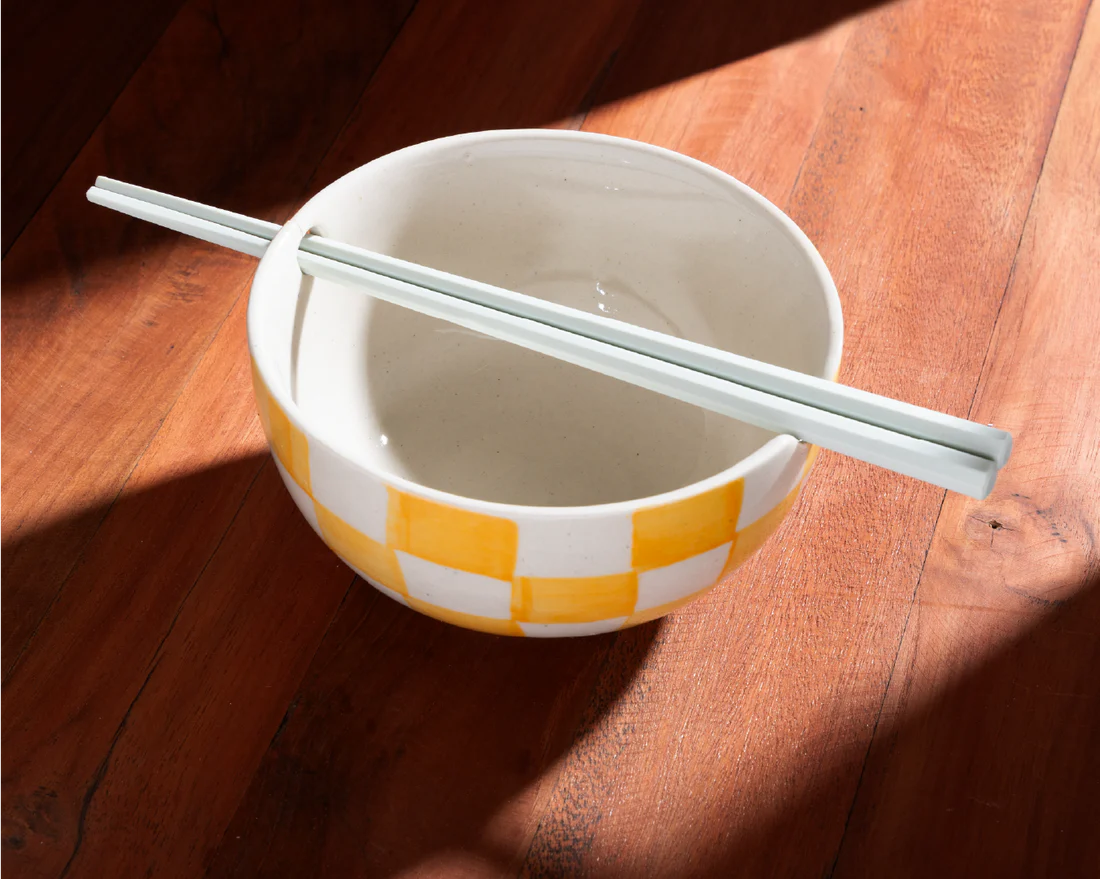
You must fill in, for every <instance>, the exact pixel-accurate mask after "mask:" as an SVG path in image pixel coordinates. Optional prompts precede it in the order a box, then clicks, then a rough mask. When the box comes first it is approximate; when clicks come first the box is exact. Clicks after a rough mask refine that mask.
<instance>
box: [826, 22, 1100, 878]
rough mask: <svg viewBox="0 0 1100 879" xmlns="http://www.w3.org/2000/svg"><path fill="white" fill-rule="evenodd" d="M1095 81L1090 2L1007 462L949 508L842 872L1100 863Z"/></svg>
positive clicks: (1035, 257) (1016, 385)
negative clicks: (1099, 827)
mask: <svg viewBox="0 0 1100 879" xmlns="http://www.w3.org/2000/svg"><path fill="white" fill-rule="evenodd" d="M1098 80H1100V10H1097V9H1096V8H1095V6H1094V7H1093V9H1092V12H1091V13H1090V15H1089V20H1088V23H1087V25H1086V28H1085V31H1084V36H1083V38H1082V40H1081V44H1080V47H1079V49H1078V52H1077V57H1076V62H1075V63H1074V66H1073V70H1072V73H1071V75H1070V79H1069V83H1068V85H1067V88H1066V93H1065V98H1064V100H1063V102H1062V106H1061V110H1060V112H1059V115H1058V121H1057V124H1056V126H1055V129H1054V135H1053V138H1052V140H1051V144H1050V150H1049V151H1048V153H1047V156H1046V162H1045V164H1044V166H1043V173H1042V177H1041V178H1040V180H1039V185H1038V188H1037V190H1036V193H1035V198H1034V201H1033V202H1032V205H1031V211H1030V213H1029V216H1028V222H1027V226H1026V228H1025V231H1024V236H1023V240H1022V242H1021V245H1020V250H1019V254H1018V256H1017V259H1016V266H1015V271H1014V273H1013V276H1012V283H1011V284H1010V286H1009V289H1008V293H1007V295H1006V297H1005V303H1004V307H1003V309H1002V311H1001V316H1000V320H999V321H998V324H997V333H996V336H995V339H994V344H993V346H992V349H991V353H990V357H989V360H988V362H987V365H986V369H985V373H984V375H983V377H982V383H981V388H980V390H979V393H978V397H977V401H976V405H975V408H974V417H975V418H976V419H977V420H978V421H983V422H984V421H992V422H994V423H996V424H998V425H1002V426H1004V427H1006V428H1008V429H1010V430H1011V431H1012V433H1013V435H1014V437H1015V450H1014V452H1013V457H1012V460H1011V461H1010V463H1009V466H1008V468H1007V469H1006V470H1005V471H1004V472H1003V473H1002V475H1001V478H1000V481H999V483H998V486H997V489H996V491H995V492H994V493H993V495H992V496H990V497H989V498H987V499H986V500H985V501H981V502H977V501H972V500H969V499H967V498H962V497H960V496H957V495H949V496H948V498H947V500H946V501H945V503H944V507H943V512H942V513H941V516H940V520H939V523H938V526H937V529H936V535H935V539H934V540H933V542H932V548H931V550H930V552H929V555H928V562H927V564H926V565H925V569H924V574H923V576H922V577H921V582H920V588H919V590H918V592H917V604H916V606H915V607H914V609H913V612H912V616H911V617H910V620H909V624H908V626H907V628H906V633H905V640H904V642H903V644H902V650H901V655H900V657H899V659H898V663H897V667H896V670H895V673H894V675H893V679H892V680H891V683H890V690H889V692H888V694H887V700H886V705H885V709H884V712H883V721H882V723H880V725H879V730H878V733H877V734H876V736H875V741H874V746H873V748H872V750H871V754H870V758H869V760H868V763H867V767H866V770H865V772H864V777H863V782H862V784H861V786H860V790H859V796H858V798H857V800H856V803H855V806H854V809H853V814H852V819H851V822H850V825H849V828H848V832H847V834H846V835H845V838H844V847H843V849H842V851H841V854H840V859H839V863H838V867H837V875H839V876H845V875H867V874H877V875H899V873H908V874H911V875H977V874H982V875H997V876H1087V875H1095V874H1096V873H1097V872H1098V871H1100V838H1098V837H1097V834H1096V832H1095V819H1094V815H1095V808H1094V800H1095V797H1096V792H1097V791H1098V790H1100V752H1098V751H1097V748H1096V742H1097V741H1098V740H1100V684H1098V682H1097V677H1096V669H1097V667H1098V666H1100V545H1098V544H1097V540H1096V535H1097V534H1098V533H1100V419H1098V418H1097V414H1096V407H1095V401H1096V400H1097V399H1100V358H1098V357H1097V353H1096V340H1097V339H1100V311H1098V310H1097V308H1096V302H1095V295H1096V290H1097V288H1098V287H1100V189H1098V187H1097V186H1096V181H1098V180H1100V91H1098V90H1097V88H1096V83H1097V81H1098ZM930 842H934V844H929V843H930Z"/></svg>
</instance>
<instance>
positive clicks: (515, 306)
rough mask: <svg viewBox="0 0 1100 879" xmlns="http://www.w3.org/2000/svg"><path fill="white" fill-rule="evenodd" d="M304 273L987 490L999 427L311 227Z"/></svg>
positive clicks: (999, 460)
mask: <svg viewBox="0 0 1100 879" xmlns="http://www.w3.org/2000/svg"><path fill="white" fill-rule="evenodd" d="M88 199H89V200H90V201H92V202H94V203H96V204H99V205H102V206H104V207H109V208H112V209H114V210H117V211H120V212H122V213H125V214H129V215H131V216H135V217H138V218H140V219H144V220H148V221H150V222H153V223H156V224H158V225H162V226H165V227H167V228H170V229H174V230H175V231H179V232H183V233H185V234H188V235H192V236H194V237H197V238H201V239H203V240H206V241H210V242H212V243H215V244H220V245H223V246H226V247H230V248H232V249H234V250H238V251H241V252H243V253H248V254H250V255H252V256H262V255H263V253H264V251H265V250H266V248H267V245H268V243H269V242H270V240H271V239H272V238H274V237H275V235H276V234H277V233H278V232H279V229H280V227H279V226H278V225H277V224H274V223H269V222H266V221H263V220H257V219H255V218H252V217H247V216H244V215H241V214H236V213H233V212H230V211H225V210H222V209H220V208H214V207H211V206H209V205H203V204H200V203H198V202H193V201H189V200H187V199H182V198H178V197H176V196H171V195H167V194H165V193H160V192H156V191H154V190H149V189H145V188H143V187H139V186H134V185H132V184H128V183H122V182H121V181H117V180H111V179H109V178H106V177H100V178H98V179H97V181H96V185H95V186H94V187H92V188H91V189H90V190H89V191H88ZM298 263H299V267H300V268H301V270H302V271H303V272H305V273H306V274H310V275H314V276H316V277H320V278H324V279H326V280H330V281H334V282H336V283H339V284H343V285H346V286H351V287H361V288H363V289H365V291H366V292H368V293H369V294H371V295H373V296H375V297H377V298H380V299H383V300H385V301H388V302H392V303H394V304H397V305H402V306H404V307H408V308H412V309H414V310H416V311H421V312H424V313H426V314H430V315H432V316H434V317H438V318H442V319H444V320H448V321H450V322H452V323H457V324H460V325H462V326H465V327H467V328H468V329H473V330H477V331H479V332H482V333H484V334H486V335H489V336H492V337H494V338H498V339H502V340H504V341H508V342H512V343H515V344H519V345H522V346H524V347H527V348H531V349H533V350H536V351H540V352H542V353H544V354H548V355H550V356H554V357H557V358H558V359H562V360H566V361H568V362H570V363H575V364H577V365H579V366H584V367H586V368H589V369H593V370H596V371H598V372H602V373H605V374H608V375H612V376H614V377H616V378H620V379H622V380H624V381H627V382H630V383H632V384H636V385H639V386H641V387H646V388H649V389H650V390H654V391H657V392H659V393H662V394H665V395H668V396H671V397H675V398H677V399H680V400H684V401H686V402H688V403H693V404H695V405H698V406H702V407H704V408H707V409H710V410H712V411H715V412H720V413H721V414H724V415H728V416H730V417H733V418H737V419H739V420H741V421H746V422H748V423H751V424H756V425H758V426H760V427H763V428H765V429H768V430H773V431H777V432H780V433H789V434H792V435H793V436H795V437H797V438H798V439H800V440H803V441H806V442H812V443H815V444H817V445H820V446H822V447H824V448H828V449H832V450H833V451H838V452H841V453H843V454H847V455H850V456H852V457H855V458H858V459H860V460H863V461H867V462H869V463H872V464H876V465H878V466H882V467H886V468H888V469H890V470H894V471H896V472H899V473H903V474H905V475H908V476H913V477H915V478H918V479H922V480H924V481H926V482H930V483H933V484H935V485H938V486H940V487H943V488H948V489H952V490H954V491H959V492H961V493H964V494H967V495H970V496H971V497H976V498H979V499H981V498H984V497H985V496H987V495H988V493H989V491H990V490H992V487H993V484H994V482H995V480H996V475H997V470H998V469H999V468H1000V467H1001V466H1003V465H1004V463H1005V462H1006V461H1007V459H1008V455H1009V452H1010V450H1011V445H1012V438H1011V436H1010V435H1009V434H1008V433H1006V432H1005V431H1002V430H997V429H996V428H993V427H988V426H985V425H981V424H976V423H974V422H970V421H966V420H964V419H961V418H956V417H954V416H950V415H946V414H943V413H940V412H935V411H932V410H928V409H923V408H921V407H918V406H913V405H911V404H908V403H903V402H901V401H898V400H892V399H890V398H887V397H881V396H878V395H875V394H871V393H868V392H866V391H861V390H858V389H855V388H851V387H847V386H844V385H839V384H836V383H835V382H831V381H827V380H825V379H820V378H816V377H813V376H808V375H805V374H803V373H799V372H795V371H793V370H789V369H784V368H782V367H778V366H774V365H772V364H767V363H762V362H760V361H756V360H752V359H750V358H746V357H741V356H739V355H736V354H732V353H729V352H726V351H720V350H718V349H715V348H710V347H707V346H705V345H699V344H697V343H694V342H689V341H686V340H684V339H678V338H675V337H672V336H668V335H665V334H662V333H657V332H654V331H651V330H647V329H644V328H641V327H636V326H633V325H631V324H626V323H622V322H620V321H616V320H612V319H608V318H603V317H596V316H594V315H589V314H586V313H585V312H582V311H578V310H576V309H572V308H568V307H566V306H562V305H557V304H555V303H550V302H545V301H543V300H540V299H536V298H534V297H531V296H526V295H523V294H520V293H516V292H513V291H510V290H504V289H502V288H499V287H494V286H492V285H489V284H483V283H481V282H478V281H473V280H470V279H466V278H461V277H458V276H456V275H451V274H448V273H446V272H441V271H438V270H435V269H431V268H427V267H425V266H419V265H416V264H414V263H409V262H406V261H404V260H399V259H396V258H394V257H389V256H385V255H383V254H378V253H372V252H370V251H367V250H364V249H361V248H357V247H352V246H351V245H348V244H342V243H340V242H336V241H331V240H329V239H326V238H323V237H321V236H317V235H307V236H305V237H304V238H303V240H302V242H301V244H300V245H299V254H298Z"/></svg>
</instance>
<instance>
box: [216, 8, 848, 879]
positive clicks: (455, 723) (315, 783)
mask: <svg viewBox="0 0 1100 879" xmlns="http://www.w3.org/2000/svg"><path fill="white" fill-rule="evenodd" d="M417 14H419V10H418V13H417ZM414 22H415V15H414V19H413V20H412V21H410V30H409V31H408V32H407V33H406V35H403V40H404V39H405V38H406V37H407V35H408V34H409V33H412V25H413V24H414ZM843 40H844V31H843V29H842V30H841V31H837V32H830V33H828V34H825V35H823V36H822V37H821V38H819V39H818V40H815V41H811V42H809V43H806V44H798V45H796V46H793V47H787V48H783V49H779V50H777V51H776V52H774V53H769V54H768V55H766V56H763V57H760V58H755V59H752V60H750V61H747V62H744V63H742V64H738V65H735V66H734V67H732V68H730V70H729V71H723V72H722V74H720V75H718V74H715V76H719V77H720V78H719V81H718V82H717V83H716V84H715V86H714V95H715V96H714V99H713V100H712V101H710V102H709V103H707V104H705V105H703V106H705V109H704V110H702V111H701V112H700V113H699V115H698V116H689V117H688V118H689V119H690V120H691V121H692V122H693V123H695V122H698V124H706V122H705V121H704V120H706V119H708V118H709V114H711V113H713V114H715V115H716V116H717V118H719V119H721V120H723V122H724V123H725V127H724V129H723V130H724V132H725V134H724V137H725V138H728V140H724V141H722V143H720V144H717V143H715V141H713V140H712V141H708V142H707V146H708V147H709V148H711V149H715V150H718V149H728V150H729V151H730V152H736V151H737V145H738V144H739V143H740V144H745V148H746V151H747V152H751V151H752V148H753V146H752V145H754V144H755V142H756V138H759V137H779V138H781V139H782V140H783V141H784V142H785V143H787V144H788V146H787V147H786V148H785V150H784V151H780V155H782V156H785V157H786V161H785V162H782V161H780V160H779V159H778V158H777V159H776V161H775V163H774V164H773V166H772V167H773V168H775V169H776V171H775V176H774V178H773V179H770V180H765V181H764V182H765V183H766V184H767V185H768V186H770V187H773V188H774V189H775V190H777V191H780V192H782V193H784V194H785V193H787V192H789V190H790V187H791V186H792V185H793V182H794V180H795V177H796V175H797V171H798V167H799V164H800V162H801V161H802V158H803V153H804V152H805V149H806V147H807V146H808V144H809V142H810V138H811V136H812V131H813V126H814V123H815V121H816V117H817V114H818V113H820V110H821V108H822V106H823V104H824V100H825V85H826V83H827V80H828V75H829V73H831V71H832V69H833V68H834V66H835V64H836V61H837V58H838V56H839V54H840V50H841V47H842V45H843ZM677 51H682V47H679V48H678V50H677ZM426 54H427V52H426V51H418V52H409V53H408V56H407V57H408V58H416V57H424V56H425V55H426ZM398 60H400V62H401V63H403V64H404V63H407V61H406V56H402V55H399V54H397V53H395V54H394V55H392V56H390V57H387V59H386V62H385V65H384V68H383V70H381V71H380V72H379V77H378V79H377V80H376V81H375V83H372V86H371V89H370V90H369V91H370V93H374V94H368V96H366V100H365V103H366V102H369V101H371V100H377V101H379V102H381V101H383V100H387V101H389V100H397V99H398V98H397V97H394V96H393V94H392V93H391V94H390V95H384V94H382V91H383V88H385V89H391V88H394V86H393V85H392V84H391V83H394V82H400V81H403V79H404V77H401V76H398V75H396V74H393V75H392V79H391V78H390V75H389V74H391V71H389V70H388V69H387V68H388V67H389V65H390V64H391V63H395V64H396V63H397V62H398ZM410 75H412V72H411V71H410ZM706 76H710V75H704V77H706ZM722 77H724V79H723V78H722ZM445 79H446V78H440V81H445ZM733 83H738V84H741V85H742V86H744V91H741V90H734V89H733V88H732V87H731V84H733ZM417 87H418V88H419V87H421V86H419V85H418V86H417ZM695 89H696V85H695V84H693V83H691V82H688V83H684V84H680V85H677V86H674V87H672V89H671V91H672V93H673V94H674V95H679V94H681V93H682V94H683V95H686V96H687V97H686V98H685V100H687V101H689V102H690V101H694V100H695V97H694V95H695ZM788 92H790V93H793V94H799V95H802V96H803V98H804V100H802V101H798V102H796V101H793V100H788V102H787V104H786V105H785V106H787V108H788V112H787V113H785V114H784V117H783V118H784V120H785V124H780V123H774V124H773V125H771V126H769V127H764V128H760V127H758V123H759V122H760V120H761V118H762V117H763V116H764V114H765V112H766V111H765V108H766V107H767V106H768V103H769V96H776V95H778V94H780V93H788ZM745 93H751V94H754V95H755V96H756V98H755V100H754V101H751V102H747V101H745V100H744V95H745ZM401 94H403V92H402V91H400V90H398V91H396V95H397V96H400V95H401ZM670 100H672V101H675V100H676V98H672V99H670ZM647 106H648V107H651V108H656V107H657V105H656V104H648V105H647V103H646V101H645V98H644V97H642V98H640V99H639V100H638V102H636V103H634V102H632V103H631V104H630V105H629V106H623V107H618V108H616V109H614V110H608V111H606V113H605V111H604V110H599V109H597V110H595V111H593V112H592V113H591V114H590V115H589V123H591V125H593V126H599V125H602V124H605V123H606V121H607V119H608V118H611V117H609V116H608V115H607V114H608V113H612V114H617V116H616V118H622V117H623V115H624V114H638V116H639V118H641V117H647V114H648V113H653V112H659V110H657V109H653V110H647V109H646V107H647ZM385 109H386V106H385V105H382V107H381V108H380V109H378V110H376V111H374V112H372V114H371V115H377V114H378V113H379V112H382V111H384V110H385ZM678 114H679V115H678ZM682 114H683V109H682V107H681V106H679V105H677V106H676V107H675V109H674V110H673V111H670V113H669V117H668V119H667V121H665V122H657V123H653V124H651V127H650V129H649V130H650V132H651V134H653V135H654V136H653V137H652V138H651V139H654V140H657V141H658V142H660V138H661V137H668V136H670V135H669V134H668V132H672V131H680V130H681V129H682V128H683V124H684V116H683V115H682ZM647 118H648V117H647ZM586 127H587V126H586ZM711 130H716V129H711ZM357 136H358V135H357V134H355V133H353V132H349V134H348V137H349V138H352V137H357ZM799 138H801V143H802V151H801V152H799V151H798V150H797V149H796V147H795V146H793V145H791V144H792V143H797V142H798V139H799ZM385 607H388V606H383V607H382V608H380V607H379V603H378V601H377V599H375V598H374V597H373V596H372V595H371V593H370V592H368V591H367V590H366V589H365V588H364V587H362V586H359V587H356V588H354V589H353V590H352V593H351V595H350V596H349V598H348V600H347V602H346V603H345V604H344V606H343V607H342V608H341V610H340V612H339V614H338V615H337V618H336V621H335V622H334V623H333V627H332V629H330V631H329V633H328V635H327V636H326V638H325V641H324V642H323V644H322V647H321V649H320V651H319V652H318V654H317V656H316V658H315V659H314V662H313V664H312V666H311V668H310V671H309V673H308V674H307V676H306V680H305V682H304V683H303V686H302V689H301V690H300V691H299V693H298V694H297V695H296V696H295V699H294V711H293V714H292V715H291V716H290V717H289V719H288V721H287V723H286V726H285V727H284V728H283V729H282V731H281V733H280V735H279V737H278V740H277V741H276V742H274V743H273V744H272V748H271V750H270V751H269V752H268V754H267V755H266V756H265V757H264V760H263V763H262V764H261V767H260V770H259V772H258V773H257V775H256V777H255V779H254V780H253V781H252V783H251V785H250V787H249V790H248V793H247V794H246V796H245V798H244V800H243V801H242V804H241V806H240V808H239V809H238V811H237V814H236V815H235V817H234V819H233V822H232V823H231V824H230V826H229V828H228V830H227V831H226V834H225V836H224V838H223V841H222V844H221V846H220V847H219V849H218V851H217V853H216V854H215V856H214V857H213V858H212V860H211V872H212V874H213V875H215V876H232V875H274V874H276V873H278V872H280V871H283V870H288V871H290V872H306V871H307V870H309V869H320V870H322V871H323V872H326V873H329V872H331V873H340V874H354V875H371V876H373V875H378V876H383V875H395V874H402V875H406V874H416V875H454V874H459V875H470V876H498V875H514V874H515V873H516V871H517V869H518V868H519V866H520V864H521V862H522V860H523V857H524V855H525V853H526V851H527V850H528V847H529V845H530V841H531V839H532V837H533V835H534V832H535V829H536V826H537V816H538V814H539V813H540V812H541V811H542V809H543V807H544V804H545V803H546V801H547V800H548V798H549V796H550V792H551V791H552V790H553V786H554V785H553V781H554V778H555V775H556V770H557V767H558V765H559V764H560V760H561V759H563V758H564V757H565V754H566V748H567V747H568V746H569V745H570V743H572V742H573V741H574V737H575V736H576V735H580V736H581V738H582V739H584V740H586V741H587V740H589V739H591V740H592V741H595V742H597V743H598V745H597V746H596V747H597V750H596V751H595V752H592V753H591V754H590V760H589V762H588V763H587V771H588V772H589V773H591V774H593V775H597V774H600V773H602V772H603V771H604V769H603V761H605V760H608V759H614V757H615V756H616V754H617V753H618V752H619V751H620V750H622V749H623V748H625V746H626V743H627V742H628V741H629V739H630V738H631V736H632V730H631V729H630V727H629V726H623V727H617V726H614V724H613V725H612V726H611V727H608V726H606V725H605V722H604V717H605V715H606V714H608V713H609V712H611V711H612V709H613V708H614V707H615V706H616V705H617V703H618V702H619V700H620V698H621V697H622V696H623V695H624V693H626V692H630V693H634V695H633V696H632V697H631V698H632V700H633V701H634V702H635V704H637V705H639V706H640V704H641V703H639V702H637V700H638V699H639V698H641V697H639V696H638V695H637V688H638V686H639V685H638V684H637V683H636V682H635V683H634V684H632V683H631V682H632V681H634V680H635V678H636V677H637V676H646V675H652V674H654V673H655V672H654V671H653V670H652V668H651V666H652V665H653V662H654V660H653V654H652V653H651V648H652V645H653V643H654V641H655V639H656V638H658V637H659V636H658V632H659V627H658V626H647V627H645V628H643V629H640V630H637V631H632V632H628V633H624V634H623V635H621V636H619V638H618V639H617V640H614V642H613V647H612V646H611V641H610V639H596V640H583V641H575V642H568V643H562V644H556V645H542V644H528V643H523V642H499V641H495V640H492V639H485V638H479V637H478V636H473V637H472V640H471V639H470V636H468V635H466V634H465V633H456V632H453V631H452V630H449V629H446V628H440V627H436V626H435V624H433V623H430V622H427V621H415V617H412V615H411V614H408V613H406V612H404V611H399V610H397V611H395V610H393V609H389V610H387V611H386V612H385V613H382V612H381V611H382V610H383V609H384V608H385ZM424 627H427V628H424ZM429 632H430V633H431V634H430V636H429ZM418 641H419V642H421V643H423V644H425V646H424V647H422V648H420V650H419V651H418V650H417V649H416V644H417V643H418ZM482 645H484V646H482ZM609 650H610V651H611V655H613V656H614V657H615V659H614V663H613V664H611V665H609V664H607V662H606V657H607V656H608V651H609ZM418 653H423V654H424V655H423V656H419V655H417V654H418ZM660 656H661V661H666V662H667V661H668V656H667V651H666V652H663V653H661V654H660ZM677 668H678V669H679V670H680V671H684V670H685V667H684V665H683V664H679V665H678V666H677ZM597 675H598V677H597ZM337 706H341V707H337ZM426 706H431V709H430V715H429V714H428V713H427V711H428V709H427V707H426ZM429 717H430V719H431V721H436V720H438V722H429V721H428V718H429ZM631 722H632V723H633V722H634V721H633V720H632V721H631ZM652 723H653V721H652V720H647V721H646V722H644V723H638V727H639V728H641V727H643V726H647V725H649V724H652ZM440 730H447V731H448V732H447V734H446V735H441V734H440ZM578 730H580V732H579V733H578ZM322 731H323V732H322ZM609 740H610V743H609ZM586 753H588V752H586ZM568 759H569V760H570V761H571V765H572V761H574V760H576V759H577V758H576V757H569V758H568ZM601 793H603V791H592V790H589V789H585V790H581V791H578V792H576V795H575V796H573V797H572V799H571V800H570V801H569V804H570V806H571V807H572V808H580V807H583V808H593V809H600V808H601V799H600V794H601ZM317 865H320V866H317ZM561 874H562V873H559V875H561ZM564 874H565V875H568V871H565V872H564Z"/></svg>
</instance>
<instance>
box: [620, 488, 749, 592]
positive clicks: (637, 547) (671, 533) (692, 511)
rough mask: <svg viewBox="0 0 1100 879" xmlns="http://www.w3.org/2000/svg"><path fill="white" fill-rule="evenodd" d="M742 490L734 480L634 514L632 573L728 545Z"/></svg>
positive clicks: (738, 509)
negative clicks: (701, 492)
mask: <svg viewBox="0 0 1100 879" xmlns="http://www.w3.org/2000/svg"><path fill="white" fill-rule="evenodd" d="M744 487H745V486H744V482H743V481H742V480H740V479H738V480H736V481H734V482H731V483H729V484H728V485H722V486H719V487H718V488H715V489H712V490H711V491H708V492H706V493H704V494H701V495H696V496H695V497H690V498H687V499H686V500H682V501H677V502H676V503H671V504H665V505H664V506H661V507H651V508H649V509H647V510H639V511H638V512H636V513H635V514H634V548H633V554H632V562H633V567H634V568H635V570H639V571H645V570H649V569H650V568H662V567H664V566H665V565H671V564H673V563H674V562H681V561H683V560H684V559H688V558H691V557H692V556H694V555H699V554H700V553H703V552H707V551H708V550H711V549H714V548H715V547H716V546H721V545H722V544H723V543H728V542H729V541H731V540H732V539H733V535H734V534H735V533H736V531H737V517H738V516H739V515H740V513H741V497H742V494H743V492H744Z"/></svg>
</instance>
